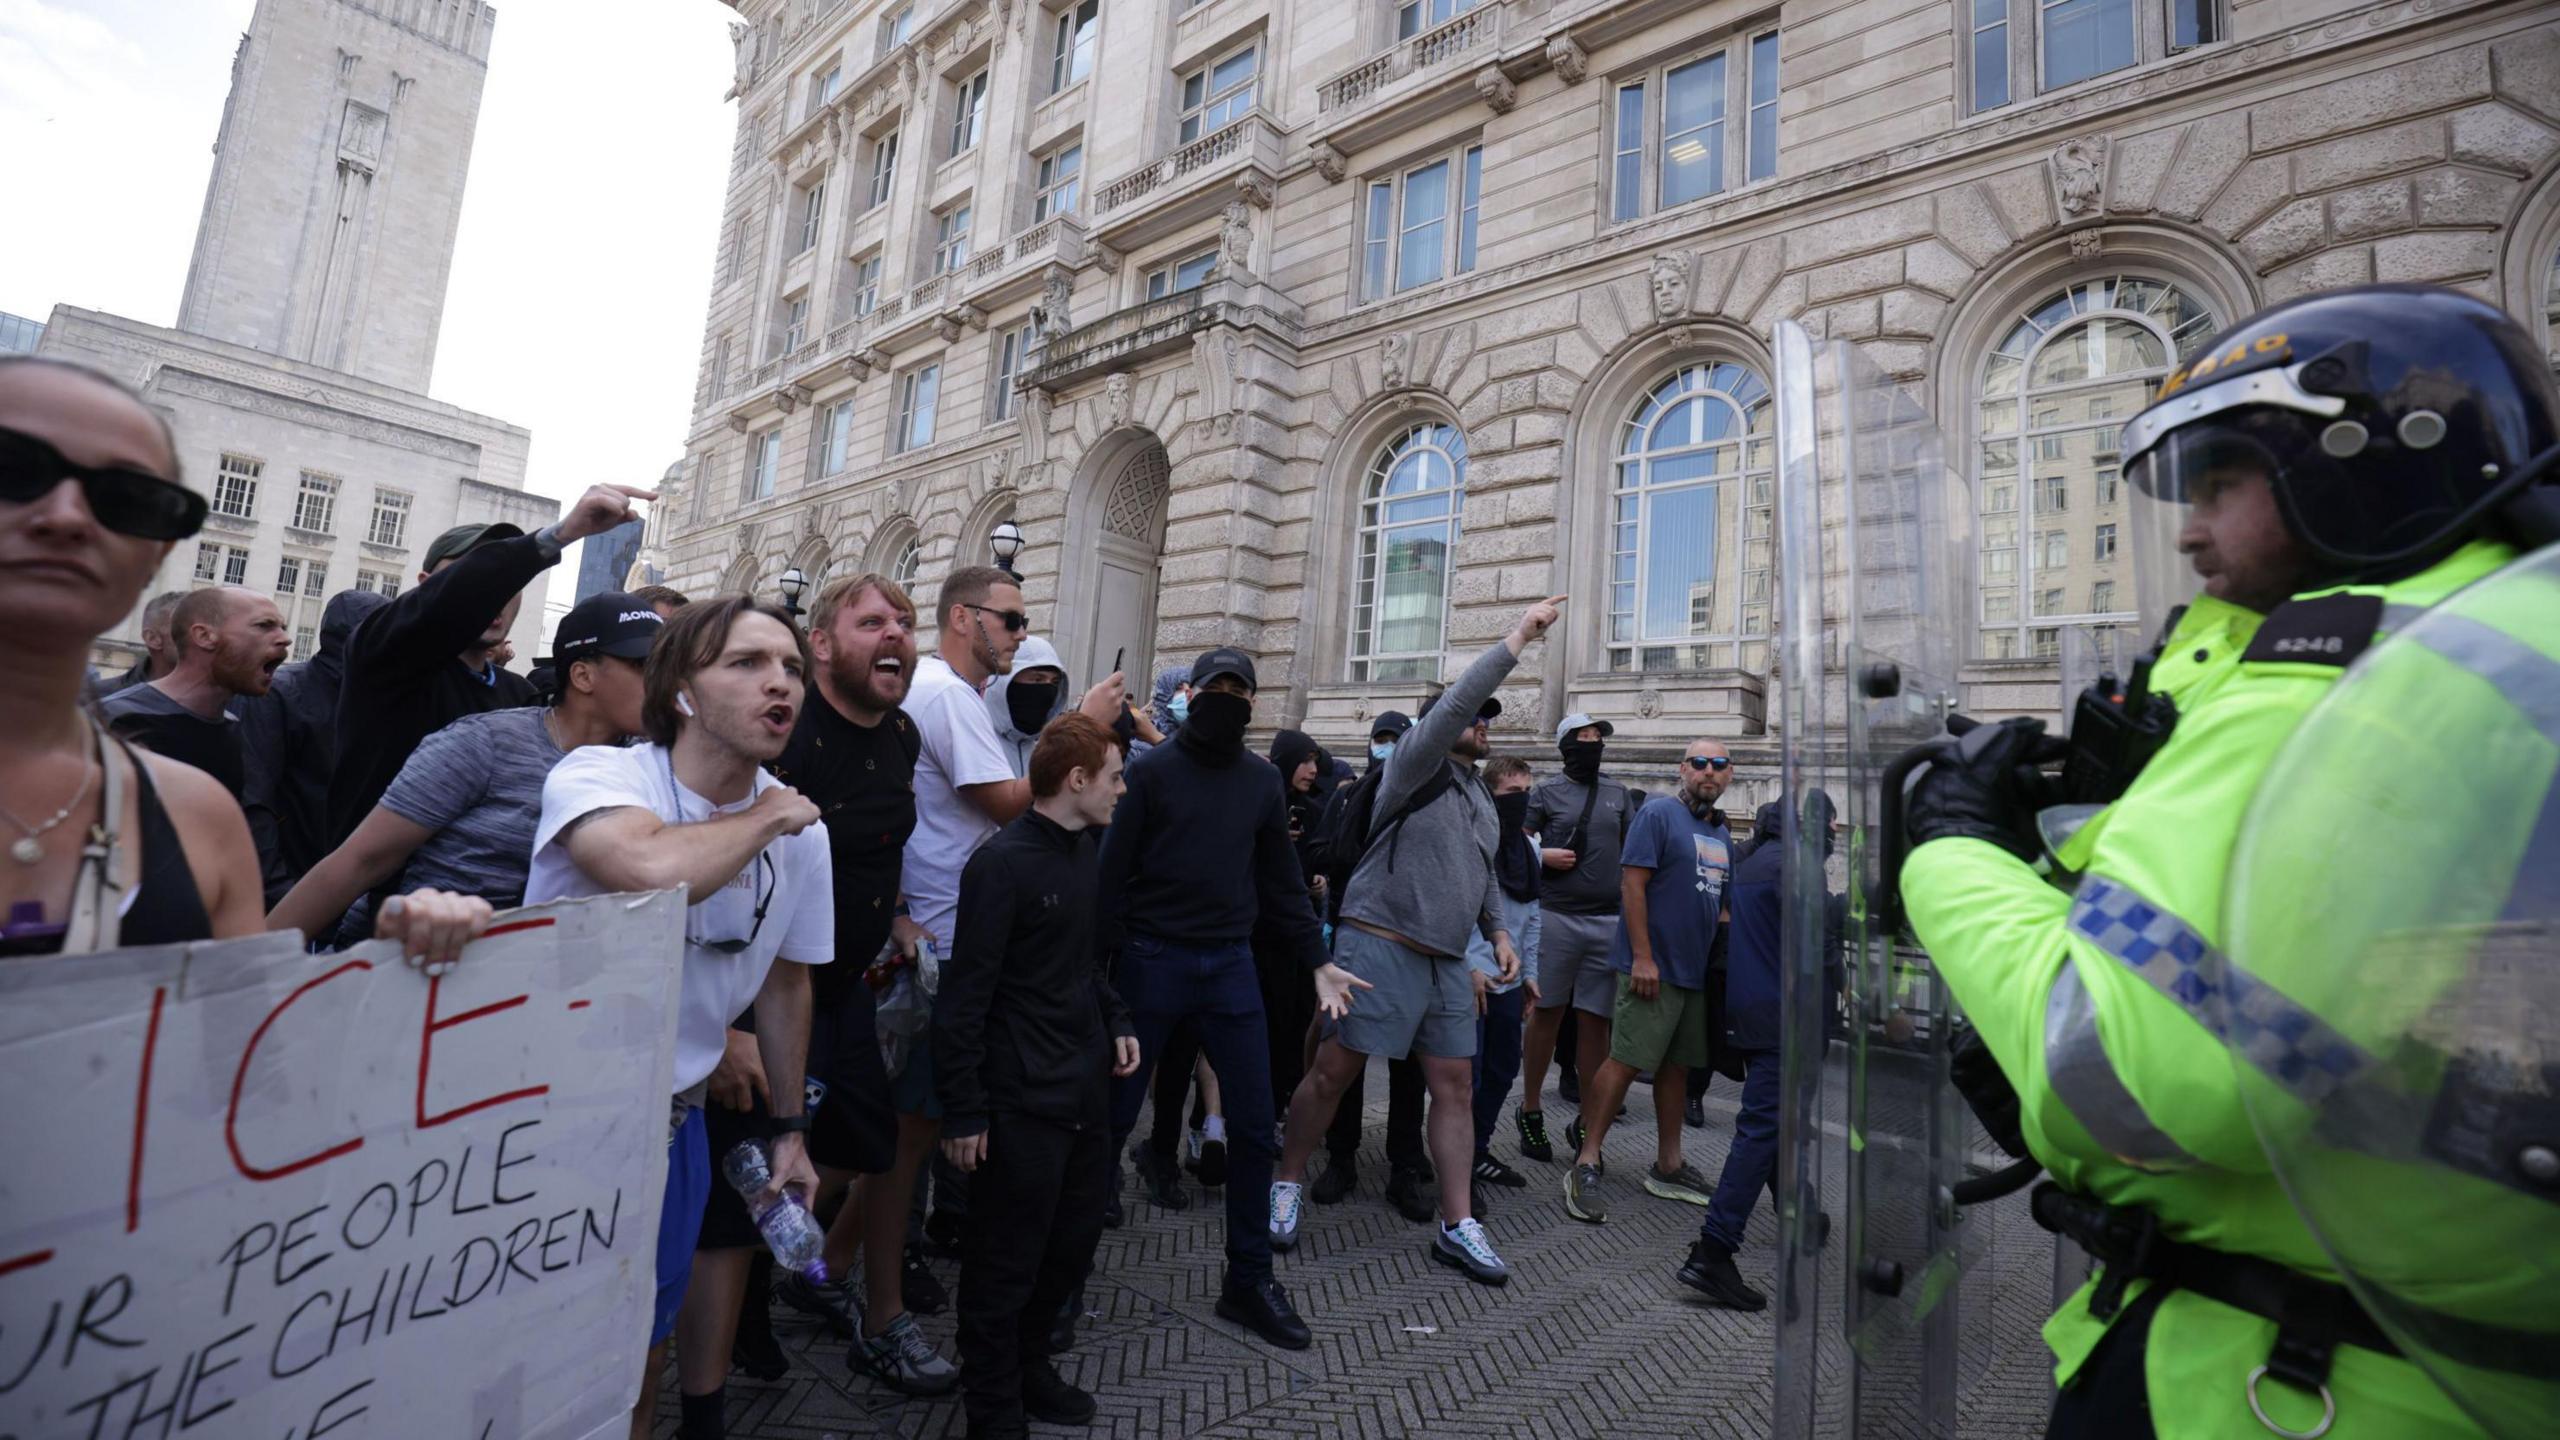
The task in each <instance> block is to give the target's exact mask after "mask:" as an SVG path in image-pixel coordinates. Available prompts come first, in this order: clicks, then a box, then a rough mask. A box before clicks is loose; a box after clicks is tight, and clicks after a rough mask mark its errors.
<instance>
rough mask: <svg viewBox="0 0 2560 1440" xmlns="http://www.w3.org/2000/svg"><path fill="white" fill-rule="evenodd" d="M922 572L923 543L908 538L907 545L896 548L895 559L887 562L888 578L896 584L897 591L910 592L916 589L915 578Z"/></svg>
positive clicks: (913, 538) (910, 537)
mask: <svg viewBox="0 0 2560 1440" xmlns="http://www.w3.org/2000/svg"><path fill="white" fill-rule="evenodd" d="M923 570H924V541H923V540H921V539H918V538H916V537H914V536H909V537H908V538H907V543H906V544H904V545H901V546H899V547H898V554H897V558H895V559H893V560H891V561H890V562H889V578H890V579H892V580H895V581H897V582H898V588H899V589H901V590H906V591H910V592H912V591H913V590H914V589H915V588H916V577H917V576H918V575H919V574H921V573H922V572H923Z"/></svg>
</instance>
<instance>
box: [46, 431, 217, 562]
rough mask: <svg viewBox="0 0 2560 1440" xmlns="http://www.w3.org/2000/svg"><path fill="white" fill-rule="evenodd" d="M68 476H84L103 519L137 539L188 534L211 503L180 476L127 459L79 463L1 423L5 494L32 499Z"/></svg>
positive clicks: (84, 488) (85, 490)
mask: <svg viewBox="0 0 2560 1440" xmlns="http://www.w3.org/2000/svg"><path fill="white" fill-rule="evenodd" d="M65 480H77V481H79V482H80V493H81V496H82V497H83V498H84V499H86V500H87V501H88V502H89V513H90V514H92V515H95V516H97V517H98V523H99V524H101V525H104V526H106V527H107V528H108V529H110V530H113V531H115V532H116V533H117V534H119V535H130V536H132V537H134V538H135V539H137V540H184V539H186V538H187V537H188V536H190V535H193V534H194V533H196V531H197V530H199V529H201V528H203V526H204V513H205V511H206V509H208V508H209V502H207V501H206V499H205V498H204V497H203V496H202V495H199V494H197V493H196V492H194V491H193V490H190V489H188V488H187V487H186V486H184V485H180V484H178V483H177V482H176V481H173V480H163V479H161V478H160V477H159V476H157V475H153V474H149V473H147V472H144V471H141V470H134V469H130V468H128V467H126V466H122V465H106V466H100V467H96V468H92V467H90V466H87V465H74V464H72V463H71V461H70V460H69V459H68V458H66V457H65V456H64V455H63V453H62V452H61V451H59V450H56V449H55V448H53V446H51V445H50V444H47V443H46V442H45V441H42V440H39V439H37V438H36V437H35V436H33V435H29V434H26V433H25V432H23V431H18V430H5V429H0V500H6V501H9V502H11V503H13V504H18V505H26V504H31V503H33V502H35V501H38V500H41V499H43V498H44V497H45V496H47V495H49V494H51V493H52V492H53V487H55V486H56V485H59V484H61V483H62V482H63V481H65Z"/></svg>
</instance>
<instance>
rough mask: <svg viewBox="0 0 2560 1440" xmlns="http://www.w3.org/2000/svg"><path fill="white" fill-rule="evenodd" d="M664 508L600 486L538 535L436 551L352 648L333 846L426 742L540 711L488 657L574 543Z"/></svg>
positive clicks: (644, 496)
mask: <svg viewBox="0 0 2560 1440" xmlns="http://www.w3.org/2000/svg"><path fill="white" fill-rule="evenodd" d="M656 498H658V493H657V492H656V491H654V490H636V489H633V488H632V487H630V486H627V485H597V486H593V487H591V488H590V489H589V490H588V491H587V493H586V494H584V495H581V496H579V497H578V503H577V504H576V505H573V506H571V507H570V509H569V513H568V514H566V515H564V516H562V517H561V518H560V520H559V521H558V523H556V524H552V525H546V526H544V527H543V528H542V529H540V530H538V531H536V532H535V533H533V534H531V535H527V534H525V533H524V532H523V531H522V530H519V529H517V528H516V527H515V526H513V525H509V524H505V523H503V522H501V523H497V524H484V525H456V526H455V527H453V528H452V529H450V530H447V531H446V532H444V533H443V534H441V535H439V536H437V537H436V538H435V540H434V541H433V542H432V543H430V544H429V545H428V546H427V554H426V561H425V563H424V564H423V565H421V566H420V567H419V570H418V581H419V583H418V584H417V585H416V586H414V587H412V588H411V589H409V590H408V591H406V592H404V593H403V594H401V595H399V596H398V597H396V598H394V599H393V600H392V602H391V603H390V604H389V605H386V606H384V607H383V608H382V609H380V610H377V611H375V612H374V613H373V614H371V615H368V616H366V617H365V620H364V623H363V624H361V625H358V626H357V627H356V633H355V635H354V636H353V637H352V638H351V639H350V640H349V641H348V642H347V659H346V672H347V673H346V680H345V682H344V685H343V689H342V691H341V693H340V697H339V701H338V768H337V772H336V773H335V774H334V775H332V776H331V777H330V779H329V831H328V836H327V840H328V843H330V844H333V845H334V844H337V843H340V842H343V841H344V840H345V839H346V838H347V837H348V836H349V835H351V834H353V833H354V831H355V828H356V826H357V825H358V824H360V823H362V821H363V820H364V818H365V815H366V814H367V813H368V812H370V811H371V810H372V809H373V804H374V802H375V801H376V800H379V799H381V798H382V792H383V790H384V789H385V788H386V787H387V786H389V785H390V784H391V777H393V776H395V775H397V774H399V773H400V767H401V766H402V765H405V764H407V763H408V761H409V753H410V752H411V751H413V750H415V749H417V748H418V742H419V741H421V740H424V739H425V738H427V737H428V736H429V735H432V734H434V733H435V732H437V731H438V730H441V729H443V728H444V727H445V726H447V725H450V724H452V723H453V722H454V721H456V720H459V719H461V718H462V717H463V716H465V715H477V714H480V713H481V712H483V711H487V710H505V709H510V708H512V707H515V706H519V705H527V704H530V703H532V701H533V698H534V695H533V685H532V682H530V681H528V680H526V679H525V678H524V677H523V676H521V675H515V674H511V673H509V672H508V671H506V670H504V669H501V668H500V667H499V666H498V664H497V663H496V662H495V661H494V660H492V659H491V658H490V652H491V651H493V650H495V649H496V648H497V647H498V646H499V644H500V643H501V642H503V641H504V640H505V639H506V638H507V631H508V630H510V629H512V628H513V627H514V625H515V621H516V607H517V606H518V605H519V604H521V603H522V602H523V598H524V596H523V591H524V587H525V586H527V585H530V584H532V583H533V577H534V576H536V575H539V574H541V573H542V572H543V571H545V570H547V569H549V568H551V567H552V566H554V565H557V564H559V563H560V553H561V551H563V550H564V549H566V548H567V547H568V546H569V545H570V544H572V543H574V542H576V541H578V540H582V539H585V538H586V537H587V536H589V535H599V534H602V533H603V532H605V531H607V530H610V529H612V528H613V527H615V526H617V525H620V524H623V523H624V522H626V521H629V520H631V519H633V518H635V516H634V512H633V511H632V508H631V502H632V501H634V500H655V499H656ZM635 608H638V609H644V610H645V609H648V608H649V607H648V606H647V605H645V604H643V605H640V606H637V607H635ZM556 658H558V657H555V659H556Z"/></svg>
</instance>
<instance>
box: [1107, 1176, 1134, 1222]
mask: <svg viewBox="0 0 2560 1440" xmlns="http://www.w3.org/2000/svg"><path fill="white" fill-rule="evenodd" d="M1128 1220H1129V1214H1128V1212H1127V1211H1125V1210H1123V1209H1121V1208H1120V1177H1119V1176H1117V1175H1114V1176H1112V1177H1111V1198H1110V1199H1108V1200H1105V1201H1103V1202H1102V1228H1103V1229H1105V1230H1117V1229H1119V1228H1120V1227H1121V1226H1122V1225H1125V1224H1127V1223H1128Z"/></svg>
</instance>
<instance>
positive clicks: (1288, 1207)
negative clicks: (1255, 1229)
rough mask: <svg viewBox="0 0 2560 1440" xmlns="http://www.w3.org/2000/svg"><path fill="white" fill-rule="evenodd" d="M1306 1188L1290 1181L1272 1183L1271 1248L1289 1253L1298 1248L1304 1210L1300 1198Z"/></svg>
mask: <svg viewBox="0 0 2560 1440" xmlns="http://www.w3.org/2000/svg"><path fill="white" fill-rule="evenodd" d="M1305 1189H1306V1187H1305V1186H1303V1185H1300V1184H1298V1183H1296V1182H1295V1181H1290V1180H1274V1181H1272V1182H1271V1248H1272V1249H1274V1250H1279V1251H1289V1250H1295V1249H1296V1248H1298V1215H1299V1212H1300V1211H1301V1210H1302V1209H1303V1208H1304V1207H1303V1206H1302V1205H1301V1204H1300V1196H1301V1195H1302V1193H1303V1192H1304V1191H1305Z"/></svg>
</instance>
